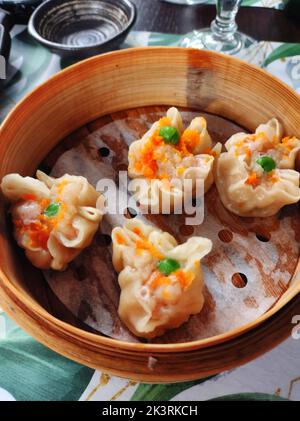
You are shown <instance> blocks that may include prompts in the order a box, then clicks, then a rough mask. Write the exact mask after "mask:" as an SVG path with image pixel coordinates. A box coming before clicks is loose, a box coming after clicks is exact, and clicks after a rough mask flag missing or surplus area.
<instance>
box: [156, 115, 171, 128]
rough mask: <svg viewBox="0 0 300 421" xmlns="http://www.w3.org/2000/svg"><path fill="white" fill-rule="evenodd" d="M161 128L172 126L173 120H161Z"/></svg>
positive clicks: (163, 118) (164, 118)
mask: <svg viewBox="0 0 300 421" xmlns="http://www.w3.org/2000/svg"><path fill="white" fill-rule="evenodd" d="M158 124H159V127H160V128H161V127H166V126H171V120H170V119H169V118H168V117H162V118H161V119H160V120H159V123H158Z"/></svg>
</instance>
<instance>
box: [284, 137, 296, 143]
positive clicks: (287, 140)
mask: <svg viewBox="0 0 300 421" xmlns="http://www.w3.org/2000/svg"><path fill="white" fill-rule="evenodd" d="M294 139H295V136H285V137H283V138H282V139H281V143H287V142H289V141H290V140H294Z"/></svg>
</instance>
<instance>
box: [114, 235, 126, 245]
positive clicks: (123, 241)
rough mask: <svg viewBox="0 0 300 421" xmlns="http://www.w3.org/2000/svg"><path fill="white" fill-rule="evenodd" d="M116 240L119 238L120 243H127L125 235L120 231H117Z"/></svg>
mask: <svg viewBox="0 0 300 421" xmlns="http://www.w3.org/2000/svg"><path fill="white" fill-rule="evenodd" d="M116 240H117V243H118V244H125V243H126V241H125V239H124V237H123V236H122V235H121V234H120V233H119V232H117V233H116Z"/></svg>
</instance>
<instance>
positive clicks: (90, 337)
mask: <svg viewBox="0 0 300 421" xmlns="http://www.w3.org/2000/svg"><path fill="white" fill-rule="evenodd" d="M163 50H165V51H167V50H172V51H174V50H175V51H176V50H178V51H180V52H182V50H184V51H185V52H186V54H187V55H188V54H189V53H190V52H193V53H195V52H197V54H198V55H199V57H201V55H203V56H207V57H208V58H210V57H211V58H214V57H220V58H222V60H223V61H224V60H226V61H227V62H231V63H232V62H236V63H240V64H241V65H242V66H243V67H244V68H248V69H249V70H250V69H252V70H255V71H256V72H259V73H261V74H263V75H264V77H265V78H267V79H269V80H272V81H273V82H275V83H276V84H277V85H281V86H284V87H285V89H286V90H287V91H288V92H289V94H290V95H291V96H293V97H294V98H296V99H297V100H299V101H300V96H299V95H298V94H297V93H296V92H295V91H294V90H293V89H292V88H291V87H289V86H288V85H287V84H286V83H284V82H282V81H281V80H280V79H279V78H277V77H275V76H273V75H271V74H270V73H268V72H267V71H265V70H264V69H261V68H260V67H258V66H255V65H252V64H251V65H250V64H248V63H246V62H244V61H243V60H240V59H238V58H235V57H231V56H227V55H224V54H221V53H216V52H211V51H202V50H196V49H190V48H188V49H186V48H181V47H139V48H130V49H127V50H121V51H114V52H109V53H105V54H102V55H99V56H94V57H91V58H89V59H86V60H84V61H81V62H79V63H76V64H73V65H72V66H70V67H67V68H65V69H63V70H61V71H60V72H58V73H57V74H55V75H53V76H52V77H51V78H49V79H48V80H47V81H46V82H44V83H42V84H41V85H39V86H37V87H36V88H35V89H34V90H32V91H31V92H30V93H28V94H27V95H26V96H25V97H24V98H23V99H22V100H21V101H20V102H19V103H18V104H17V105H16V106H15V107H14V108H13V110H11V111H10V112H9V114H8V115H7V117H6V118H5V120H4V121H3V123H2V125H1V127H0V136H1V134H2V133H3V132H4V131H5V130H6V126H7V124H8V122H10V120H11V119H13V117H14V116H15V114H17V112H18V111H19V109H21V108H22V107H23V106H24V105H25V104H26V102H27V101H28V99H30V98H31V97H32V96H34V95H39V94H40V92H42V91H43V90H47V88H48V86H49V85H50V84H51V83H52V82H53V81H57V80H60V79H62V78H64V77H65V75H68V74H70V75H71V74H72V73H73V72H76V71H77V69H79V68H80V67H83V66H86V65H87V64H88V63H89V64H94V63H97V62H98V61H99V62H101V61H103V60H104V61H105V60H109V59H110V57H115V56H118V55H122V56H124V55H127V54H129V55H131V54H132V53H139V52H140V53H143V54H149V55H151V54H152V53H154V52H156V51H163ZM168 105H170V104H168ZM175 105H176V104H175ZM292 282H293V283H294V284H295V283H296V284H297V285H294V286H293V287H292V288H290V289H288V290H287V292H286V293H285V294H284V296H283V297H282V298H281V299H280V300H279V302H278V303H276V304H275V305H274V306H273V307H272V308H271V309H270V310H268V311H267V312H266V313H264V314H263V315H262V316H261V317H259V318H258V319H256V320H254V321H252V322H249V323H247V324H245V325H243V326H241V327H239V328H236V329H233V330H231V331H228V332H226V333H224V334H220V335H216V336H213V337H210V338H206V339H200V340H196V341H191V342H184V343H176V344H174V343H172V344H141V343H129V342H123V341H119V340H116V339H112V338H108V337H104V336H100V335H97V334H94V333H90V332H87V331H84V330H82V329H80V328H77V327H74V326H72V325H70V324H68V323H66V322H63V321H62V320H59V319H58V318H56V317H54V316H52V315H51V314H50V313H48V312H47V311H46V310H45V309H44V308H43V307H42V306H41V305H39V304H38V303H37V302H35V301H34V300H33V299H32V298H29V295H28V294H27V293H26V295H24V291H22V290H19V289H18V288H16V287H15V286H14V285H13V284H12V283H11V282H10V280H9V279H8V277H7V276H6V275H5V273H4V272H3V271H2V269H0V286H1V289H0V295H1V294H2V292H4V294H6V295H7V297H9V298H10V299H12V300H13V298H16V299H17V306H18V307H19V308H20V309H21V310H27V312H28V314H30V317H32V318H33V315H34V316H36V317H38V318H39V319H40V320H41V321H43V323H44V324H45V322H46V323H47V328H51V329H50V331H52V330H53V329H54V328H55V327H56V328H58V329H59V330H60V331H61V332H62V333H63V335H64V336H65V337H68V336H69V337H74V338H80V340H83V341H85V342H87V343H88V342H89V343H91V342H93V343H94V344H97V345H103V346H104V347H106V348H108V349H110V348H118V349H119V350H124V351H125V350H129V351H146V352H149V353H150V354H151V353H178V352H184V351H193V350H197V349H201V348H207V347H210V346H214V345H218V344H221V343H223V342H225V341H229V340H231V339H234V338H236V337H237V336H240V335H242V334H244V333H246V332H248V331H249V330H251V329H253V328H255V327H257V326H259V325H260V324H261V323H263V322H264V321H266V320H267V319H269V318H270V317H272V316H274V315H275V314H276V313H277V312H278V311H279V310H281V309H282V308H283V307H284V306H286V305H287V303H289V302H290V301H291V300H292V299H293V298H295V297H296V296H297V295H298V294H299V293H300V261H298V265H297V268H296V271H295V275H294V277H293V279H292ZM1 305H2V307H3V308H4V310H5V311H6V312H7V313H8V314H9V316H10V317H11V318H12V319H14V320H15V321H16V322H17V323H18V324H20V325H21V326H23V327H24V328H25V330H26V326H24V325H23V323H22V321H20V320H19V319H18V318H16V317H15V316H14V310H13V309H12V308H10V306H9V305H6V304H5V302H4V303H3V302H2V303H1ZM283 339H285V338H283ZM39 340H41V339H39Z"/></svg>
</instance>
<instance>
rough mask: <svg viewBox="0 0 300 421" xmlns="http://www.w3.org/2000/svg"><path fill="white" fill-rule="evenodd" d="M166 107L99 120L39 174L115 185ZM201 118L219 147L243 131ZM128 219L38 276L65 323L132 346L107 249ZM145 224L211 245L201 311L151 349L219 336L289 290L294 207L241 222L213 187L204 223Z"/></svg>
mask: <svg viewBox="0 0 300 421" xmlns="http://www.w3.org/2000/svg"><path fill="white" fill-rule="evenodd" d="M167 108H168V107H166V106H161V107H160V106H156V107H146V108H136V109H132V110H128V111H122V112H118V113H114V114H111V115H109V116H105V117H101V118H100V119H98V120H96V121H94V122H92V123H89V124H88V125H86V126H84V127H82V128H80V129H79V130H77V131H76V132H74V133H73V134H72V135H70V136H68V137H67V138H66V139H64V140H63V141H62V142H60V143H59V144H58V145H57V146H56V147H55V148H54V150H53V151H52V152H51V153H50V154H49V155H48V156H47V157H46V158H45V160H44V161H43V163H42V165H41V168H42V169H43V170H45V171H46V172H48V173H51V174H54V175H55V176H61V175H63V174H65V173H69V174H78V175H83V176H86V177H87V178H88V179H89V181H90V182H91V183H93V184H94V185H95V184H96V183H97V181H98V180H99V179H100V178H102V177H109V178H112V179H114V180H116V179H117V177H118V171H120V170H126V169H127V165H128V160H127V154H128V144H130V143H131V142H132V141H134V140H136V139H138V138H140V137H141V136H142V135H143V134H144V133H145V131H146V130H147V129H148V128H149V126H150V125H151V124H152V123H153V122H154V121H156V120H157V119H159V118H160V117H161V116H162V115H164V113H165V111H166V110H167ZM181 111H182V113H183V118H184V123H185V125H188V123H189V121H191V119H192V118H194V117H195V116H197V115H199V111H193V110H188V109H183V108H182V109H181ZM200 114H201V115H203V116H204V117H205V118H206V119H207V122H208V129H209V131H210V133H211V136H212V138H213V139H214V141H216V142H217V141H221V142H223V143H224V141H226V140H227V139H228V137H230V136H231V135H232V134H234V133H236V132H238V131H242V130H244V129H243V128H241V127H239V126H237V125H236V124H235V123H233V122H231V121H229V120H227V119H224V118H221V117H218V116H215V115H212V114H207V113H200ZM132 217H134V215H133V214H132V211H131V210H130V209H129V210H127V212H126V213H125V215H124V216H123V215H122V216H121V218H117V219H114V218H113V217H111V219H109V217H107V219H108V223H107V222H106V223H104V225H103V226H102V227H101V231H99V233H98V234H97V235H96V237H95V240H94V242H93V244H92V246H91V247H89V248H88V249H87V250H86V251H85V252H84V253H83V254H82V255H81V256H80V257H79V258H77V259H76V260H75V261H74V262H73V263H72V264H71V265H70V267H69V268H68V269H67V270H66V271H65V272H63V273H58V272H53V271H52V272H46V273H45V277H46V280H47V282H48V285H49V286H50V288H51V290H52V292H53V293H52V294H50V297H51V301H53V300H54V302H57V301H59V302H61V303H63V306H65V308H66V313H67V314H68V317H70V314H72V315H73V316H75V320H78V321H79V323H82V325H83V326H88V329H92V330H93V331H97V332H100V333H102V334H104V335H107V336H110V337H113V338H116V339H120V340H124V341H129V342H136V341H140V339H137V338H136V337H134V336H132V335H131V334H130V332H128V330H127V329H126V328H125V327H124V326H123V325H122V323H121V322H120V320H119V318H118V315H117V308H118V300H119V293H120V291H119V287H118V283H117V275H116V273H115V271H114V270H113V268H112V265H111V251H110V232H111V228H112V226H114V225H117V224H118V223H120V224H122V223H124V222H125V221H126V218H132ZM147 218H148V219H149V220H150V221H151V222H152V223H154V224H155V225H157V226H158V227H160V228H161V229H163V230H165V231H168V232H170V233H171V234H172V235H174V236H175V237H176V238H177V240H178V241H179V242H184V241H186V240H187V239H188V238H189V237H190V236H192V235H201V236H205V237H208V238H210V239H211V240H212V241H213V244H214V247H213V250H212V252H211V253H210V255H209V256H207V257H206V258H205V259H204V260H203V265H204V272H205V283H206V288H205V298H206V300H205V306H204V308H203V310H202V312H201V313H200V314H198V315H195V316H192V317H191V318H190V320H189V321H188V322H187V323H185V324H184V325H183V326H182V327H181V328H179V329H174V330H172V331H169V332H168V333H167V334H165V335H164V336H162V337H160V338H156V339H155V340H153V341H152V342H154V343H179V342H188V341H192V340H197V339H205V338H211V337H213V336H216V335H220V334H225V333H226V332H228V331H231V330H233V329H236V328H239V327H241V326H243V325H245V324H247V323H249V322H252V321H253V320H255V319H257V318H259V317H260V316H261V315H262V314H264V313H265V312H266V311H267V310H268V309H270V308H271V307H272V306H273V305H274V304H275V303H276V302H277V301H278V300H279V298H280V297H281V296H282V295H283V294H284V293H285V292H286V290H287V289H288V287H289V285H290V281H291V279H292V277H293V274H294V272H295V270H296V266H297V263H298V242H297V238H299V233H300V219H299V217H298V207H297V206H296V205H295V206H289V207H286V208H284V209H283V210H282V212H280V214H279V215H276V216H275V217H271V218H264V219H261V218H240V217H237V216H235V215H233V214H231V213H230V212H228V211H227V210H226V209H225V208H224V207H223V205H222V203H221V202H220V199H219V197H218V193H217V191H216V188H215V187H213V188H211V190H210V191H209V192H208V193H207V195H206V196H205V219H204V222H203V224H202V225H200V226H188V225H185V216H184V215H171V216H169V215H168V216H163V215H160V216H157V215H152V216H150V215H148V216H147ZM39 278H40V276H39ZM39 282H40V280H39ZM35 288H39V289H40V288H41V286H40V284H39V283H34V284H31V290H32V292H33V293H34V295H35V297H37V298H38V299H39V293H37V292H36V291H35ZM57 299H58V300H57ZM55 306H57V303H56V304H55Z"/></svg>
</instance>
